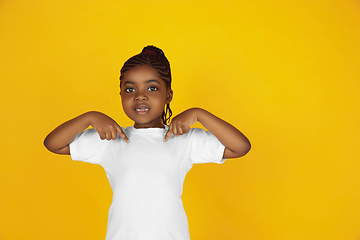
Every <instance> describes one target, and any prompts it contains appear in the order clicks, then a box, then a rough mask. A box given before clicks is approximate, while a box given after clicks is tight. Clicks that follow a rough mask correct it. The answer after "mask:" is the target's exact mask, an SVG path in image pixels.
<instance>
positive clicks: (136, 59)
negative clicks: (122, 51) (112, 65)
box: [120, 45, 172, 124]
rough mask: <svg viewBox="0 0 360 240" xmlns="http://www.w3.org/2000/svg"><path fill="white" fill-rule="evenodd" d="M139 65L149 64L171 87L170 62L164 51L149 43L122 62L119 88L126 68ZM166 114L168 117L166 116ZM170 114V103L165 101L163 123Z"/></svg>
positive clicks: (165, 122) (168, 87)
mask: <svg viewBox="0 0 360 240" xmlns="http://www.w3.org/2000/svg"><path fill="white" fill-rule="evenodd" d="M140 65H149V66H151V67H153V68H154V69H156V70H157V71H158V72H159V74H160V76H161V78H162V80H164V82H165V85H166V87H167V89H171V70H170V63H169V61H168V60H167V58H166V57H165V54H164V52H163V51H162V50H161V49H160V48H157V47H155V46H151V45H149V46H147V47H144V48H143V50H142V52H141V53H139V54H137V55H135V56H133V57H131V58H129V59H128V60H127V61H126V62H125V63H124V66H123V67H122V68H121V70H120V88H121V84H122V80H123V78H124V73H125V72H126V71H127V70H129V69H132V68H134V67H137V66H140ZM168 114H169V117H167V115H168ZM171 116H172V111H171V109H170V103H167V104H166V108H165V110H164V111H163V114H162V121H163V124H167V122H168V121H169V120H170V117H171Z"/></svg>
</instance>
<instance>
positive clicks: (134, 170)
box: [70, 126, 225, 240]
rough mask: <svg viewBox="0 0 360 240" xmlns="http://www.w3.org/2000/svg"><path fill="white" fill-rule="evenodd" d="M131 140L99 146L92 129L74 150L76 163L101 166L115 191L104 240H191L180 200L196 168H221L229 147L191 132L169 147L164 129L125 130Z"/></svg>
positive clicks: (78, 139) (101, 142)
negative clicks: (215, 165)
mask: <svg viewBox="0 0 360 240" xmlns="http://www.w3.org/2000/svg"><path fill="white" fill-rule="evenodd" d="M123 130H124V132H125V134H126V135H127V137H128V138H129V140H130V143H126V142H125V141H124V140H123V139H122V138H121V137H120V136H119V135H118V138H117V139H116V140H110V141H108V140H101V139H100V137H99V135H98V133H97V132H96V131H95V130H94V129H89V130H86V131H84V132H83V133H81V134H79V135H78V136H77V137H76V138H75V139H74V141H73V142H72V143H71V144H70V154H71V157H72V159H73V160H80V161H84V162H89V163H94V164H100V165H101V166H102V167H103V168H104V169H105V172H106V175H107V177H108V179H109V182H110V185H111V188H112V190H113V199H112V204H111V207H110V210H109V216H108V227H107V234H106V240H189V239H190V237H189V229H188V223H187V218H186V214H185V211H184V208H183V204H182V199H181V194H182V190H183V182H184V179H185V175H186V173H187V172H188V171H189V170H190V169H191V167H192V165H193V164H194V163H210V162H213V163H223V162H224V161H225V159H222V156H223V153H224V149H225V147H224V146H223V145H222V144H221V143H220V141H219V140H218V139H217V138H216V137H215V136H214V135H213V134H211V133H210V132H208V131H204V130H203V129H200V128H192V129H191V130H190V131H189V132H188V133H186V134H184V135H181V136H179V137H175V136H174V135H171V136H170V138H169V139H168V141H167V142H164V141H163V139H164V136H165V134H166V132H167V130H168V126H165V128H164V129H162V128H146V129H136V128H134V127H127V128H126V129H123Z"/></svg>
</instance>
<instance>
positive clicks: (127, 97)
mask: <svg viewBox="0 0 360 240" xmlns="http://www.w3.org/2000/svg"><path fill="white" fill-rule="evenodd" d="M120 95H121V100H122V105H123V109H124V112H125V113H126V115H127V116H128V117H129V118H130V119H132V120H133V121H134V127H135V128H164V125H163V123H162V112H163V110H164V106H165V104H166V103H170V102H171V100H172V96H173V91H172V90H171V89H169V88H167V87H166V84H165V82H164V81H163V80H162V79H161V77H160V75H159V73H158V72H157V70H156V69H154V68H152V67H151V66H147V65H141V66H138V67H135V68H133V69H130V70H128V71H126V72H125V74H124V78H123V81H122V85H121V92H120ZM196 122H200V123H201V124H202V125H203V126H204V127H205V128H206V129H207V130H209V131H210V132H211V133H213V134H214V135H215V136H216V138H217V139H219V141H220V142H221V143H222V144H223V145H224V146H225V150H224V154H223V158H224V159H225V158H226V159H228V158H238V157H241V156H244V155H245V154H246V153H247V152H248V151H249V150H250V148H251V145H250V142H249V140H248V139H247V138H246V137H245V135H244V134H242V133H241V132H240V131H239V130H238V129H237V128H235V127H234V126H232V125H231V124H229V123H228V122H226V121H224V120H222V119H220V118H218V117H217V116H215V115H213V114H211V113H210V112H208V111H206V110H204V109H201V108H190V109H188V110H186V111H184V112H182V113H180V114H179V115H177V116H175V117H174V118H173V119H172V120H171V123H170V124H169V130H168V131H167V133H166V135H165V138H164V141H165V142H166V141H167V140H168V139H169V137H170V135H171V134H174V135H175V136H176V137H178V136H180V135H182V134H185V133H187V132H189V131H190V128H191V126H192V125H193V124H195V123H196ZM89 126H92V127H93V128H94V129H95V130H96V131H97V132H98V133H99V136H100V138H101V139H107V140H115V139H116V138H117V136H118V134H119V135H120V137H121V138H123V139H124V140H125V141H126V142H129V139H128V138H127V136H126V135H125V133H124V132H123V131H122V129H121V127H120V126H119V124H118V123H117V122H116V121H114V120H113V119H112V118H110V117H109V116H107V115H105V114H103V113H100V112H95V111H91V112H86V113H84V114H81V115H80V116H78V117H76V118H73V119H71V120H69V121H67V122H65V123H63V124H61V125H60V126H58V127H57V128H55V129H54V130H53V131H52V132H51V133H49V135H48V136H47V137H46V138H45V141H44V145H45V146H46V148H47V149H48V150H49V151H51V152H54V153H57V154H70V148H69V144H70V143H71V142H72V141H73V140H74V138H75V137H76V136H77V135H78V134H80V133H81V132H83V131H84V130H85V129H86V128H87V127H89Z"/></svg>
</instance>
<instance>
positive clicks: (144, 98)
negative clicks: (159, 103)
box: [135, 92, 147, 101]
mask: <svg viewBox="0 0 360 240" xmlns="http://www.w3.org/2000/svg"><path fill="white" fill-rule="evenodd" d="M135 100H136V101H144V100H147V97H146V96H145V94H143V93H140V92H139V93H138V94H137V95H136V97H135Z"/></svg>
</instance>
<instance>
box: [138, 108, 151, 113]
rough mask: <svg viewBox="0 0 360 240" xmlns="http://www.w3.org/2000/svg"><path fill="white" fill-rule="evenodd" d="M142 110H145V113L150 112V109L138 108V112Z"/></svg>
mask: <svg viewBox="0 0 360 240" xmlns="http://www.w3.org/2000/svg"><path fill="white" fill-rule="evenodd" d="M141 110H145V111H148V110H149V109H148V108H137V109H136V111H138V112H140V111H141Z"/></svg>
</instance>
